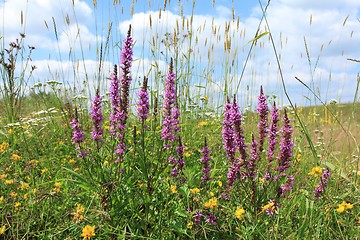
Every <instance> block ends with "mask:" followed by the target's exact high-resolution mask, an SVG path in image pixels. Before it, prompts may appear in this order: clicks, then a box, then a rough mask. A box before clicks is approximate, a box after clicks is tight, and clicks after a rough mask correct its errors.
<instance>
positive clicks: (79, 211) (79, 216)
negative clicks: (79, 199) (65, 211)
mask: <svg viewBox="0 0 360 240" xmlns="http://www.w3.org/2000/svg"><path fill="white" fill-rule="evenodd" d="M84 211H85V208H84V207H83V206H81V204H78V205H77V207H76V212H75V213H74V218H73V219H74V220H82V219H84V216H83V215H82V213H83V212H84Z"/></svg>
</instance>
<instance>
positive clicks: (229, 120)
mask: <svg viewBox="0 0 360 240" xmlns="http://www.w3.org/2000/svg"><path fill="white" fill-rule="evenodd" d="M233 112H234V111H233V105H232V104H231V103H230V99H229V98H227V103H226V104H225V110H224V120H223V127H222V139H223V146H224V149H225V151H226V156H227V157H228V159H229V161H230V162H231V163H233V162H234V161H235V150H236V147H235V139H234V126H233V123H234V118H233V115H234V114H233Z"/></svg>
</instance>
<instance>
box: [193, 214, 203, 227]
mask: <svg viewBox="0 0 360 240" xmlns="http://www.w3.org/2000/svg"><path fill="white" fill-rule="evenodd" d="M201 218H202V213H201V212H200V211H196V212H194V222H195V223H196V224H200V223H201Z"/></svg>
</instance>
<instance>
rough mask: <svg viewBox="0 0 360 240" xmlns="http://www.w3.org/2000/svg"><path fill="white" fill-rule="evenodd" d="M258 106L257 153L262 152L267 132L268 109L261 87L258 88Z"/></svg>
mask: <svg viewBox="0 0 360 240" xmlns="http://www.w3.org/2000/svg"><path fill="white" fill-rule="evenodd" d="M258 101H259V103H258V106H257V109H256V111H257V113H258V114H259V117H260V121H259V123H258V128H259V151H260V152H262V150H263V146H264V142H265V138H266V134H267V132H268V129H267V121H268V119H267V117H268V114H269V108H268V105H267V103H266V96H265V94H264V92H263V88H262V86H261V87H260V95H259V97H258Z"/></svg>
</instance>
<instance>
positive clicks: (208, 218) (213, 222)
mask: <svg viewBox="0 0 360 240" xmlns="http://www.w3.org/2000/svg"><path fill="white" fill-rule="evenodd" d="M205 222H207V223H209V224H211V225H214V226H217V217H216V216H215V215H214V214H213V213H212V212H209V213H208V214H207V215H206V220H205Z"/></svg>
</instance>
